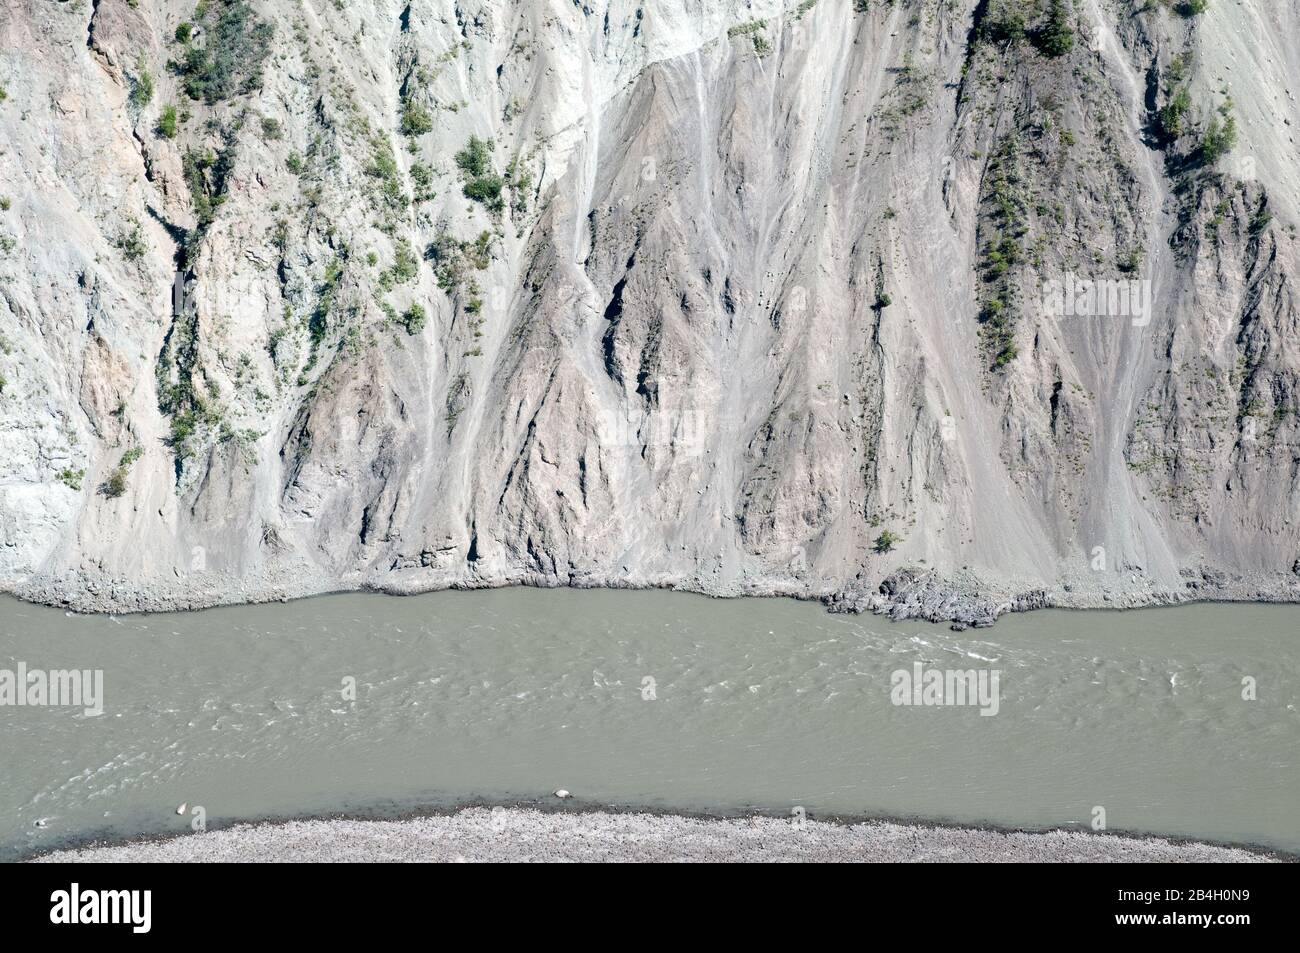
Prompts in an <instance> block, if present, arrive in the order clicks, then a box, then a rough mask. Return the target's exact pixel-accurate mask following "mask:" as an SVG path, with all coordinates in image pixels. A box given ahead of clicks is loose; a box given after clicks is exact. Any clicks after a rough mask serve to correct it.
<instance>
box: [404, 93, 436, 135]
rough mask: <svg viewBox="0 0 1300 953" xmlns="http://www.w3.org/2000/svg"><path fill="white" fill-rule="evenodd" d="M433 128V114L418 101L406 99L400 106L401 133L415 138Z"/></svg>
mask: <svg viewBox="0 0 1300 953" xmlns="http://www.w3.org/2000/svg"><path fill="white" fill-rule="evenodd" d="M432 130H433V116H432V115H430V114H429V110H427V109H425V108H424V107H423V106H421V105H420V104H419V103H415V102H412V101H410V100H408V101H407V103H406V105H405V106H404V107H402V135H404V136H410V137H411V138H415V137H417V136H423V135H424V134H425V133H428V132H430V131H432Z"/></svg>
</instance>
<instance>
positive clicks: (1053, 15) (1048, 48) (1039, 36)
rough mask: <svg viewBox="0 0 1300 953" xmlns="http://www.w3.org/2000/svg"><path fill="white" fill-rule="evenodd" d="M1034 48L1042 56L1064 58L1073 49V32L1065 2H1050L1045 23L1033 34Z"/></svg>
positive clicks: (1054, 0) (1056, 0) (1061, 0)
mask: <svg viewBox="0 0 1300 953" xmlns="http://www.w3.org/2000/svg"><path fill="white" fill-rule="evenodd" d="M1034 46H1036V47H1037V48H1038V51H1039V52H1040V53H1042V54H1043V55H1044V56H1052V57H1056V56H1064V55H1065V54H1066V53H1068V52H1070V50H1072V49H1074V30H1073V28H1071V26H1070V12H1069V9H1068V8H1067V7H1066V5H1065V0H1052V7H1051V10H1050V12H1049V13H1048V15H1047V23H1046V24H1045V25H1044V26H1043V28H1042V29H1041V30H1039V31H1038V32H1037V33H1035V34H1034Z"/></svg>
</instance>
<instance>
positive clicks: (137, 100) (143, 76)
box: [131, 60, 153, 109]
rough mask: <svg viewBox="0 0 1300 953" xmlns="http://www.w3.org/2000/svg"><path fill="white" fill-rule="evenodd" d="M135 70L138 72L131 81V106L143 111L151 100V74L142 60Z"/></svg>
mask: <svg viewBox="0 0 1300 953" xmlns="http://www.w3.org/2000/svg"><path fill="white" fill-rule="evenodd" d="M136 69H137V70H138V71H139V72H137V73H136V75H135V76H134V77H133V78H132V79H131V105H133V106H135V107H137V108H139V109H143V108H144V107H145V106H148V105H149V103H150V101H151V100H152V99H153V74H152V73H150V72H149V70H148V69H147V68H146V67H145V65H144V60H141V61H140V62H139V64H138V65H137V66H136Z"/></svg>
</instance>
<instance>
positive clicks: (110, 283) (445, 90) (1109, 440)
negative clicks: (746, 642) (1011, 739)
mask: <svg viewBox="0 0 1300 953" xmlns="http://www.w3.org/2000/svg"><path fill="white" fill-rule="evenodd" d="M1196 8H1197V5H1196V4H1179V3H1173V2H1165V0H1146V2H1130V0H894V2H888V0H816V2H813V3H808V2H803V3H799V2H796V0H789V2H788V4H782V3H780V2H776V0H771V2H759V0H754V2H752V3H742V2H737V0H729V2H728V0H653V2H643V3H636V2H632V0H609V2H607V3H606V2H600V0H593V2H592V3H589V4H586V5H580V4H577V5H575V4H574V3H570V2H568V0H519V2H508V0H459V2H450V0H412V2H410V3H405V4H404V3H388V2H385V0H337V2H324V0H306V2H303V3H290V2H287V0H207V2H206V3H200V4H198V7H197V8H196V6H195V4H194V3H192V2H190V0H137V2H135V3H129V2H127V0H96V2H94V3H93V4H92V3H88V2H86V0H69V2H59V0H10V2H8V3H7V4H6V5H5V6H4V7H3V9H0V85H2V86H3V88H4V90H5V93H6V96H5V98H4V99H3V101H0V129H3V139H2V140H0V150H2V151H0V196H4V197H5V200H6V207H5V208H4V210H3V211H0V381H2V383H0V585H2V586H3V587H4V588H5V589H8V590H11V591H15V592H17V593H19V594H21V595H24V596H27V597H30V598H36V599H41V600H45V601H50V602H56V603H67V604H70V605H73V606H77V607H84V608H112V609H132V608H159V607H187V606H194V605H204V604H211V603H214V602H222V601H237V600H245V599H264V598H276V597H281V596H289V595H299V594H305V593H310V592H317V591H323V590H327V589H342V588H353V587H361V586H368V587H376V588H384V589H390V590H393V591H402V592H408V591H419V590H425V589H431V588H440V587H448V586H486V585H501V584H507V583H513V582H527V583H534V584H540V585H577V586H593V585H612V586H677V587H687V588H693V589H698V590H701V591H704V592H709V593H715V594H740V593H788V594H793V595H801V596H810V597H821V598H825V599H827V601H828V602H830V603H832V604H833V605H835V606H837V607H841V608H856V609H861V608H870V609H874V610H877V611H887V612H891V613H893V614H895V615H896V616H898V617H908V616H921V617H925V618H933V619H953V620H955V621H957V622H959V623H962V624H985V623H987V622H991V621H992V620H993V619H994V618H996V616H997V615H998V614H1000V613H1001V612H1005V611H1013V610H1017V609H1026V608H1032V607H1036V606H1040V605H1077V606H1093V605H1114V606H1128V605H1144V604H1152V603H1160V602H1170V601H1177V600H1180V599H1185V598H1263V599H1296V598H1300V579H1298V578H1297V575H1296V574H1295V573H1294V571H1293V567H1294V565H1295V564H1296V562H1297V557H1298V555H1300V523H1298V522H1297V515H1298V514H1297V505H1298V504H1300V485H1297V474H1298V473H1300V468H1298V467H1297V462H1298V458H1297V455H1296V453H1295V452H1294V450H1293V447H1294V446H1295V445H1296V442H1297V432H1298V430H1300V422H1298V421H1297V405H1298V402H1300V386H1298V383H1297V371H1300V345H1298V344H1297V341H1300V335H1298V334H1297V331H1298V329H1297V323H1298V322H1297V302H1296V294H1295V288H1296V279H1297V276H1298V275H1300V248H1298V246H1297V240H1296V234H1295V225H1296V222H1297V218H1298V217H1300V201H1298V195H1300V191H1298V189H1300V155H1298V154H1297V148H1296V144H1295V141H1294V135H1295V131H1294V130H1295V129H1296V128H1297V125H1298V124H1300V106H1298V105H1297V102H1296V99H1295V96H1294V95H1293V94H1292V93H1291V92H1290V91H1289V88H1290V78H1291V77H1294V76H1295V75H1298V74H1300V47H1297V45H1296V44H1294V43H1293V42H1290V38H1293V37H1295V36H1297V35H1300V2H1298V0H1241V2H1232V3H1229V2H1226V0H1225V2H1220V0H1210V2H1209V4H1208V5H1207V6H1206V8H1205V9H1204V10H1203V11H1200V12H1197V9H1196ZM178 274H179V276H180V277H179V280H176V277H175V276H176V275H178ZM1089 282H1101V283H1102V284H1101V285H1100V289H1101V293H1100V294H1099V295H1097V294H1093V293H1092V292H1093V291H1095V290H1096V289H1095V288H1094V287H1093V286H1091V285H1090V284H1089Z"/></svg>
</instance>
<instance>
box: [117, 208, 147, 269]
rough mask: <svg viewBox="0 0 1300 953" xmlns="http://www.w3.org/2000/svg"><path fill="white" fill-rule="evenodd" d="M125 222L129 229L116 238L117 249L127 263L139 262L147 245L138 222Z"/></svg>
mask: <svg viewBox="0 0 1300 953" xmlns="http://www.w3.org/2000/svg"><path fill="white" fill-rule="evenodd" d="M127 221H128V222H129V223H130V227H129V228H128V229H127V230H126V231H124V232H122V233H121V234H120V235H118V236H117V247H118V248H119V249H121V252H122V256H123V257H124V258H126V260H127V261H139V260H140V259H141V258H143V257H144V255H145V252H147V251H148V250H149V243H148V242H147V241H146V240H145V237H144V230H143V229H142V228H141V227H140V223H139V221H137V220H136V219H134V218H132V219H128V220H127Z"/></svg>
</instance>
